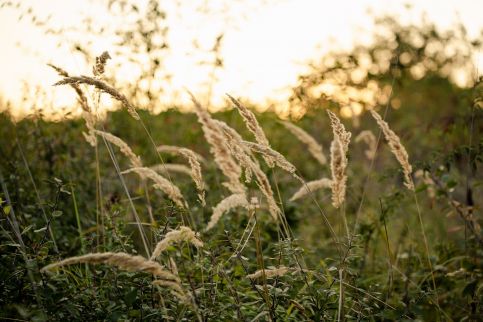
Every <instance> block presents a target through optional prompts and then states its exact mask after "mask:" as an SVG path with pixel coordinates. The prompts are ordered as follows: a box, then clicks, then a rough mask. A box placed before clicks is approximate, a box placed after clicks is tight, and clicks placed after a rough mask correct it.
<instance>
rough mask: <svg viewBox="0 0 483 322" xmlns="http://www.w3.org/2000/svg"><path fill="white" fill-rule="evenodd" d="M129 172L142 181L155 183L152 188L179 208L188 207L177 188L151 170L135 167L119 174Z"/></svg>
mask: <svg viewBox="0 0 483 322" xmlns="http://www.w3.org/2000/svg"><path fill="white" fill-rule="evenodd" d="M131 172H135V173H137V174H138V175H139V176H140V177H141V178H142V179H151V180H152V181H153V182H154V183H155V184H154V185H153V187H154V188H155V189H159V190H161V191H163V192H164V193H165V194H166V195H167V196H168V198H169V199H171V200H172V201H173V202H174V203H175V204H176V205H178V206H179V207H180V208H187V207H188V205H187V204H186V201H185V200H184V198H183V195H182V194H181V191H180V190H179V188H178V187H177V186H176V185H174V184H173V183H171V182H170V181H169V180H168V179H166V178H165V177H163V176H161V175H160V174H158V173H156V171H154V170H153V169H150V168H145V167H136V168H131V169H128V170H125V171H123V172H121V173H122V174H127V173H131Z"/></svg>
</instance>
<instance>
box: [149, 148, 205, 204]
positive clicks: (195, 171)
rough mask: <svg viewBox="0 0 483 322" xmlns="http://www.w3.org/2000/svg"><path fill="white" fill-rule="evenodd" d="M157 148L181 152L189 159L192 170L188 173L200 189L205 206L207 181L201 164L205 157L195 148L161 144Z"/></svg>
mask: <svg viewBox="0 0 483 322" xmlns="http://www.w3.org/2000/svg"><path fill="white" fill-rule="evenodd" d="M157 150H158V151H159V152H167V153H173V154H180V155H181V156H183V157H184V158H185V159H187V160H188V163H189V164H190V167H191V170H190V171H189V173H188V174H189V175H190V176H191V178H192V179H193V182H194V183H195V185H196V189H197V190H198V199H199V200H200V202H201V205H203V206H205V205H206V201H205V183H204V181H203V174H202V170H201V164H200V162H203V161H204V158H203V157H202V156H201V155H199V154H198V153H196V152H194V151H193V150H190V149H187V148H182V147H177V146H172V145H161V146H158V147H157ZM173 170H174V169H173ZM179 170H181V168H179Z"/></svg>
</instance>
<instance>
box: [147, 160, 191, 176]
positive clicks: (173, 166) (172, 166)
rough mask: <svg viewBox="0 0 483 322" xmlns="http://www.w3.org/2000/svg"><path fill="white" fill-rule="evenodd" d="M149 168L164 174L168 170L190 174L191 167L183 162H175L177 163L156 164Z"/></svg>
mask: <svg viewBox="0 0 483 322" xmlns="http://www.w3.org/2000/svg"><path fill="white" fill-rule="evenodd" d="M149 168H150V169H153V170H154V171H156V172H161V173H163V174H166V173H169V172H178V173H183V174H187V175H189V176H191V169H190V168H189V167H188V166H185V165H184V164H177V163H165V164H156V165H153V166H151V167H149Z"/></svg>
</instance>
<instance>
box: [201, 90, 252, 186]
mask: <svg viewBox="0 0 483 322" xmlns="http://www.w3.org/2000/svg"><path fill="white" fill-rule="evenodd" d="M191 98H192V101H193V103H194V105H195V111H196V114H197V116H198V121H199V122H200V123H201V125H202V129H203V133H204V135H205V139H206V141H208V143H209V144H210V152H211V153H212V154H213V156H214V158H215V162H216V164H217V165H218V167H219V168H220V170H221V171H222V172H223V174H224V175H225V176H226V177H227V178H228V180H229V181H228V182H225V183H224V184H223V185H225V186H226V187H227V188H228V190H230V191H231V192H232V193H234V194H236V193H245V191H246V188H245V186H244V185H243V184H241V183H240V177H241V174H242V169H241V167H240V166H239V165H238V163H237V162H235V160H234V159H233V157H232V155H231V152H230V147H229V144H228V141H227V139H226V135H225V134H224V132H223V130H222V129H221V128H220V127H219V126H218V125H217V123H215V122H214V120H213V119H212V118H211V115H210V114H209V113H208V112H207V111H206V110H204V109H203V108H202V107H201V105H200V103H198V101H197V100H196V99H195V97H194V96H193V95H192V94H191Z"/></svg>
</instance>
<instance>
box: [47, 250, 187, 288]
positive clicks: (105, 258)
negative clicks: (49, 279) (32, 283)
mask: <svg viewBox="0 0 483 322" xmlns="http://www.w3.org/2000/svg"><path fill="white" fill-rule="evenodd" d="M81 263H88V264H108V265H111V266H116V267H119V268H120V269H123V270H126V271H129V272H148V273H151V274H152V275H154V276H156V277H159V278H161V279H163V280H168V281H172V282H176V283H179V278H178V277H177V276H176V275H174V274H172V273H171V272H169V271H166V270H164V268H163V267H162V266H161V265H160V264H158V263H156V262H153V261H150V260H147V259H146V258H144V257H142V256H133V255H129V254H126V253H112V252H107V253H92V254H86V255H82V256H75V257H70V258H67V259H64V260H62V261H60V262H57V263H52V264H49V265H47V266H45V267H44V268H42V269H41V271H42V272H48V271H52V270H54V269H56V268H59V267H62V266H67V265H73V264H81Z"/></svg>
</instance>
